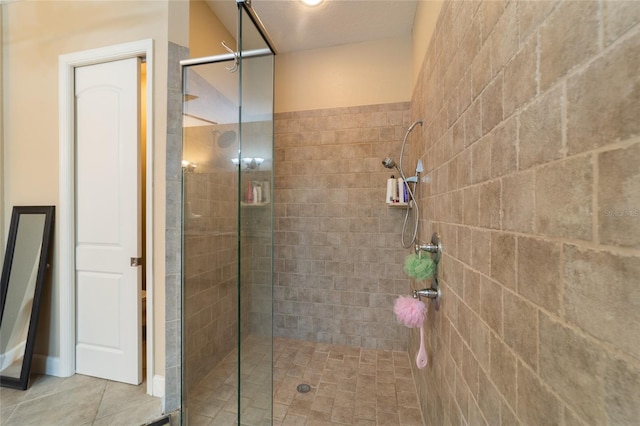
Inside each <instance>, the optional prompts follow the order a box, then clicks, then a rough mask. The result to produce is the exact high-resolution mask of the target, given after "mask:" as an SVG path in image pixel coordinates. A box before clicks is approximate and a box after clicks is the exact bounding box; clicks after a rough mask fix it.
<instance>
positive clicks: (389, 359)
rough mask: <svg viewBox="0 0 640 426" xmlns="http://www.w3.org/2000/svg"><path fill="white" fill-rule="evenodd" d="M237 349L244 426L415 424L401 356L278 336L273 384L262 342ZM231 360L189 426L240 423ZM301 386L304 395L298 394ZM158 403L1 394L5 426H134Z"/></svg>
mask: <svg viewBox="0 0 640 426" xmlns="http://www.w3.org/2000/svg"><path fill="white" fill-rule="evenodd" d="M243 348H244V350H243V351H242V365H243V368H242V385H243V386H242V398H241V400H242V416H241V423H242V425H252V426H258V425H259V426H263V425H265V426H266V425H271V419H270V414H271V410H270V409H269V408H270V405H271V403H272V400H271V392H272V390H271V389H272V386H273V424H274V425H277V426H278V425H293V426H304V425H309V426H312V425H327V426H330V425H340V424H342V425H380V426H391V425H416V426H419V425H422V424H423V423H422V417H421V414H420V409H419V405H418V398H417V396H416V389H415V385H414V381H413V377H412V373H411V366H410V359H409V356H408V354H407V353H406V352H395V351H382V350H370V349H361V348H355V347H350V346H339V345H330V344H324V343H315V342H308V341H301V340H293V339H284V338H275V339H274V345H273V351H274V353H273V383H272V382H271V375H270V373H269V369H270V367H271V363H270V362H269V359H270V357H269V349H270V344H269V341H268V339H265V338H261V337H258V336H249V337H248V338H247V339H246V340H245V342H244V345H243ZM236 360H237V352H235V351H234V352H232V353H230V354H229V355H228V356H227V357H226V358H225V359H224V360H223V361H222V362H220V364H219V365H218V366H217V367H216V368H215V369H214V371H212V372H211V373H210V374H209V375H208V376H207V377H205V378H204V379H203V380H202V381H201V382H200V383H199V384H198V385H197V386H196V387H195V388H194V390H193V391H192V392H193V393H192V395H193V397H191V398H190V399H189V401H190V403H189V407H188V408H187V410H188V412H189V425H190V426H218V425H219V426H230V425H234V424H237V423H236V421H235V420H236V417H237V414H236V413H237V398H236V397H235V396H236V389H237V369H236V363H237V361H236ZM299 384H308V385H309V386H310V390H309V392H307V393H300V392H298V391H297V390H296V389H297V387H298V385H299ZM160 414H161V401H160V399H159V398H154V397H151V396H149V395H147V394H146V386H145V385H141V386H130V385H126V384H122V383H117V382H111V381H108V380H102V379H96V378H92V377H87V376H82V375H75V376H72V377H69V378H59V377H53V376H40V375H37V376H34V377H32V384H31V386H30V387H29V389H28V390H27V391H18V390H13V389H7V388H0V424H1V425H3V426H12V425H16V426H24V425H39V426H58V425H59V426H75V425H94V426H101V425H117V426H126V425H131V426H136V425H142V424H145V423H147V422H149V421H151V420H154V419H157V418H158V417H160Z"/></svg>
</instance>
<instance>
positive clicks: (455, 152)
mask: <svg viewBox="0 0 640 426" xmlns="http://www.w3.org/2000/svg"><path fill="white" fill-rule="evenodd" d="M639 21H640V7H639V6H638V4H637V3H636V2H624V1H611V2H609V1H601V2H595V1H562V2H560V1H552V2H549V1H539V2H525V1H511V2H501V1H482V2H458V1H454V2H448V3H446V4H445V5H444V6H443V10H442V13H441V15H440V18H439V22H438V25H437V27H436V31H435V34H434V37H433V39H432V42H431V46H430V49H429V51H428V53H427V56H426V58H425V61H424V64H423V68H422V72H421V74H420V77H419V80H418V83H417V87H416V89H415V92H414V96H413V102H412V116H413V118H418V117H424V118H425V119H426V122H425V130H424V132H423V133H422V135H421V137H420V140H419V142H420V143H419V144H418V143H416V144H415V145H414V146H419V149H418V150H417V151H414V152H413V155H414V157H413V158H418V157H419V158H422V159H423V161H424V162H425V164H426V165H427V172H428V176H429V177H430V179H431V183H430V184H429V185H425V191H424V192H423V194H425V196H424V197H423V199H422V200H421V205H422V206H423V211H424V214H423V215H422V218H423V224H424V226H423V227H422V229H423V232H422V237H423V239H424V240H426V239H427V238H428V237H429V236H430V233H431V232H433V231H439V232H440V233H441V235H442V239H443V243H444V247H445V253H444V256H443V259H442V263H441V265H442V268H443V273H444V277H443V278H444V280H443V297H444V299H443V306H442V308H441V310H440V311H439V312H430V314H429V315H430V317H429V324H428V327H427V333H428V335H429V348H428V353H429V356H430V363H429V366H428V368H426V369H425V370H421V371H419V370H414V375H415V377H416V380H417V385H418V389H419V393H420V399H421V404H422V410H423V414H424V416H425V419H426V421H427V424H429V425H449V424H455V425H457V424H469V425H498V424H502V425H515V424H527V425H543V424H545V425H546V424H558V425H578V424H599V425H602V424H609V425H623V424H624V425H627V424H637V422H638V419H640V386H639V385H638V383H640V333H639V332H638V330H640V292H639V291H638V277H640V168H639V165H640V138H638V135H639V134H640V119H639V117H640V72H639V70H640V25H639V24H638V22H639ZM409 347H410V350H411V351H415V350H416V347H417V333H411V335H410V343H409Z"/></svg>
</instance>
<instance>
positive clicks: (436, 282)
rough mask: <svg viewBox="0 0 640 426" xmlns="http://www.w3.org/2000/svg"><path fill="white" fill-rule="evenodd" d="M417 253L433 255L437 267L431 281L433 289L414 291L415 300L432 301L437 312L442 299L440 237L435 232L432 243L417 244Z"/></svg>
mask: <svg viewBox="0 0 640 426" xmlns="http://www.w3.org/2000/svg"><path fill="white" fill-rule="evenodd" d="M415 250H416V253H420V252H421V251H426V252H427V253H431V254H433V262H434V263H435V265H436V269H435V272H434V273H433V280H432V281H431V288H424V289H422V290H413V298H414V299H419V298H420V297H427V298H429V299H432V300H433V301H434V303H435V308H436V311H437V310H439V309H440V299H441V298H442V293H441V292H440V278H439V276H438V263H440V257H441V256H442V242H441V241H440V235H438V233H437V232H434V233H433V235H431V243H429V244H416V245H415Z"/></svg>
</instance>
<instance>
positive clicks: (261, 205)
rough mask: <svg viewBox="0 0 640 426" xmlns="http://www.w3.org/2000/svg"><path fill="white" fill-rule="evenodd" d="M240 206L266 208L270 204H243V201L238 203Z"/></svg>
mask: <svg viewBox="0 0 640 426" xmlns="http://www.w3.org/2000/svg"><path fill="white" fill-rule="evenodd" d="M240 205H241V206H242V207H266V206H269V205H271V203H245V202H244V201H240Z"/></svg>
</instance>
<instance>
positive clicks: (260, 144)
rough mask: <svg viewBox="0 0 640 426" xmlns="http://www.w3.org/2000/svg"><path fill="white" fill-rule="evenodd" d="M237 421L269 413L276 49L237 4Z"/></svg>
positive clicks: (254, 421)
mask: <svg viewBox="0 0 640 426" xmlns="http://www.w3.org/2000/svg"><path fill="white" fill-rule="evenodd" d="M240 11H241V15H240V28H241V37H240V40H239V43H238V44H239V49H240V51H241V52H243V53H244V52H257V51H267V52H269V53H268V54H263V55H257V56H254V55H249V54H247V55H244V54H243V55H241V59H240V69H239V72H240V82H241V84H240V89H241V90H240V93H241V95H240V97H241V110H240V111H241V114H240V135H241V143H240V156H241V158H242V163H241V167H240V191H241V192H240V198H241V203H240V210H239V221H238V222H239V223H240V233H239V237H240V241H239V242H240V272H239V275H240V288H239V291H240V310H241V316H240V322H241V324H242V325H241V327H240V330H241V344H240V357H239V364H240V393H239V404H240V418H239V420H240V424H243V425H270V424H271V419H272V365H273V362H272V361H273V360H272V341H273V339H272V337H273V336H272V334H273V326H272V288H273V285H272V284H273V283H272V277H273V253H272V251H273V250H272V247H273V244H272V243H273V203H272V200H273V197H272V189H273V70H274V55H273V54H271V53H270V51H269V49H268V48H269V46H268V45H267V43H266V42H265V41H264V39H263V38H262V35H261V34H260V32H259V31H258V30H257V29H256V27H255V25H254V23H253V22H252V19H251V16H250V15H249V14H248V13H247V11H246V10H245V9H244V8H240Z"/></svg>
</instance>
